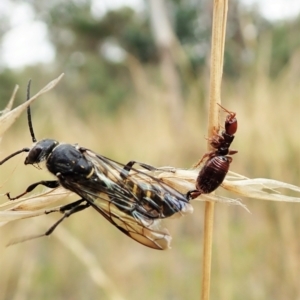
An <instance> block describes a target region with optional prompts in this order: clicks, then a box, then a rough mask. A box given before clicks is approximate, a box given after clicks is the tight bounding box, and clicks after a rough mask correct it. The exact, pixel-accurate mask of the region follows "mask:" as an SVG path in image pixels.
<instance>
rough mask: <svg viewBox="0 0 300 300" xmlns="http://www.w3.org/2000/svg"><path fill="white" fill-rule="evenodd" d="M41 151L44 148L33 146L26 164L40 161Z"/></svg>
mask: <svg viewBox="0 0 300 300" xmlns="http://www.w3.org/2000/svg"><path fill="white" fill-rule="evenodd" d="M41 152H42V148H40V147H34V148H32V149H31V150H30V152H29V154H28V155H27V157H26V159H25V165H32V164H34V163H39V162H40V159H39V156H40V154H41Z"/></svg>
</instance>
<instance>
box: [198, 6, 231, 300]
mask: <svg viewBox="0 0 300 300" xmlns="http://www.w3.org/2000/svg"><path fill="white" fill-rule="evenodd" d="M227 10H228V3H227V1H226V0H225V1H219V0H215V1H214V4H213V26H212V45H211V61H210V70H211V73H210V95H209V114H208V136H212V135H213V134H214V132H215V130H216V129H217V128H218V126H219V119H218V112H219V109H218V106H217V104H218V103H221V96H220V95H221V80H222V73H223V57H224V47H225V33H226V20H227ZM207 148H208V151H209V150H211V145H210V142H209V141H208V146H207ZM213 220H214V203H213V202H206V203H205V213H204V236H203V266H202V294H201V299H202V300H208V299H209V294H210V277H211V276H210V274H211V252H212V236H213Z"/></svg>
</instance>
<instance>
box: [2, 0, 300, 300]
mask: <svg viewBox="0 0 300 300" xmlns="http://www.w3.org/2000/svg"><path fill="white" fill-rule="evenodd" d="M8 2H9V4H10V5H11V11H10V13H9V16H8V15H4V14H1V18H0V40H3V37H4V36H5V33H7V32H8V31H9V30H10V29H12V27H13V24H12V23H11V22H10V19H11V18H15V19H18V15H14V13H15V12H16V11H17V7H19V5H24V4H26V5H27V8H28V7H29V8H30V10H29V11H30V13H31V14H32V18H33V19H34V20H35V21H37V22H41V24H43V26H45V28H46V30H47V34H48V37H49V41H50V43H51V47H52V50H53V53H54V57H53V59H52V60H50V62H49V63H39V64H32V65H30V66H25V67H22V68H11V67H9V66H7V65H6V64H5V60H4V59H2V62H1V69H0V107H1V108H4V107H5V105H6V103H7V101H8V99H9V98H10V95H11V93H12V91H13V88H14V85H15V84H16V83H17V84H19V85H20V90H19V92H18V95H17V99H16V102H17V104H20V103H22V102H23V101H24V100H25V96H26V84H27V81H28V79H29V78H32V94H34V93H35V92H37V91H38V90H39V89H40V88H42V87H43V86H44V85H46V84H47V83H48V82H49V81H50V80H52V79H53V78H55V77H57V76H58V75H59V74H60V73H62V72H64V73H65V77H64V78H63V80H62V81H61V82H60V83H59V85H58V86H57V87H56V88H55V89H54V90H52V91H51V92H50V93H48V94H46V95H44V96H42V98H41V99H39V100H38V101H37V102H36V103H35V104H34V105H33V106H32V114H33V123H34V128H35V132H36V136H37V138H38V139H41V138H44V137H49V138H55V139H57V140H59V141H64V142H68V143H79V144H80V145H82V146H85V147H87V148H91V149H93V150H94V151H96V152H98V153H100V154H103V155H105V156H107V157H110V158H112V159H114V160H117V161H119V162H122V163H126V162H128V161H129V160H137V161H142V162H145V163H149V164H151V165H154V166H165V165H169V166H174V167H180V168H190V167H191V166H192V165H193V163H195V162H196V161H197V160H198V159H199V158H200V157H202V155H203V154H204V153H205V151H206V150H205V149H206V140H205V136H206V131H207V127H206V122H207V100H208V88H209V51H210V39H211V15H212V2H211V1H198V2H197V1H184V0H169V1H165V10H163V7H160V6H157V5H158V4H157V3H159V2H157V1H147V2H145V3H144V6H143V8H139V9H137V10H135V9H133V8H130V7H122V6H119V7H118V8H115V9H103V10H97V9H96V8H95V6H94V4H95V3H94V2H95V1H94V2H93V3H91V2H90V1H88V0H82V1H60V0H56V1H45V0H32V1H8ZM104 6H105V5H104ZM299 30H300V18H293V19H287V20H281V21H272V22H271V21H269V20H267V19H265V18H264V17H263V16H262V15H261V13H260V12H259V11H258V10H257V9H255V8H249V6H247V7H245V6H244V5H242V4H241V3H239V2H237V1H230V3H229V15H228V24H227V40H226V49H225V66H224V79H223V85H222V104H223V105H224V106H225V107H226V108H228V109H229V110H232V111H235V112H236V113H237V118H238V121H239V128H238V132H237V134H236V138H235V140H234V142H233V145H232V148H233V149H236V150H238V151H239V153H238V154H236V155H234V157H233V158H234V160H233V163H232V165H231V170H232V171H235V172H238V173H240V174H243V175H245V176H247V177H251V178H254V177H266V178H272V179H277V180H281V181H285V182H288V183H292V184H295V185H300V183H299V170H300V155H299V149H300V134H299V133H300V132H299V128H300V119H299V115H300V100H299V96H300V85H299V77H300V47H299V45H300V36H299ZM25 32H26V30H25ZM27 33H28V35H29V34H30V30H28V31H27ZM23 38H24V39H26V38H27V35H26V34H24V37H23ZM36 47H37V48H33V49H32V51H35V52H36V51H37V50H38V49H39V48H38V46H36ZM41 47H42V45H41ZM19 50H20V51H22V49H19ZM49 55H50V54H49ZM2 58H3V57H2ZM225 116H226V115H225V114H223V115H221V124H223V122H224V118H225ZM30 145H31V140H30V135H29V132H28V129H27V122H26V117H25V114H24V115H23V116H22V117H21V118H20V119H18V120H17V122H16V123H15V124H14V126H13V127H12V128H11V129H10V130H9V131H8V132H7V133H6V135H5V136H4V137H3V139H2V142H1V157H5V156H7V155H8V154H10V153H11V152H13V151H15V150H18V149H21V148H23V147H25V146H30ZM22 161H23V158H22V157H20V158H19V160H18V159H17V158H16V159H15V160H12V161H10V162H9V163H7V164H6V165H3V166H1V173H0V180H1V181H0V185H1V193H5V192H7V191H11V193H12V194H13V195H15V194H18V193H20V192H22V191H23V190H24V189H25V188H26V187H27V186H28V185H29V184H30V183H32V182H35V181H38V180H41V179H47V178H49V177H50V175H49V174H47V172H46V171H39V170H37V169H35V168H32V167H29V166H27V167H25V166H24V165H23V162H22ZM15 167H16V169H14V168H15ZM217 192H218V193H220V194H225V191H224V190H223V189H222V188H220V189H219V190H218V191H217ZM227 196H230V197H232V198H236V196H235V195H234V194H229V193H227ZM4 201H6V197H5V196H2V200H1V202H4ZM243 202H244V203H245V204H246V205H247V207H248V208H249V210H250V211H251V214H249V213H247V212H246V211H245V210H243V209H242V208H240V207H237V206H227V205H221V204H218V205H217V206H216V215H215V229H214V244H213V259H212V264H213V265H212V286H211V299H224V300H226V299H300V285H299V276H300V252H299V251H300V243H299V237H298V234H297V228H299V225H300V224H299V214H300V207H299V204H298V205H297V204H290V203H273V202H262V201H258V200H256V201H255V200H247V199H243ZM193 206H194V209H195V211H194V213H193V214H192V215H189V216H187V217H184V218H181V219H178V220H168V221H166V222H165V224H166V226H167V227H168V228H169V230H170V232H171V233H172V236H173V242H172V249H171V250H168V251H154V250H151V249H147V248H146V247H143V246H141V245H139V244H137V243H135V242H134V241H132V240H131V239H129V238H127V237H126V236H125V235H123V234H121V233H120V232H119V231H118V230H117V229H115V228H113V226H111V225H110V224H109V223H108V222H107V221H105V220H104V219H103V218H102V217H101V216H100V215H99V214H97V212H95V211H94V210H92V209H88V210H86V211H84V212H81V213H79V214H76V215H75V216H73V217H72V218H70V219H68V220H66V221H65V222H64V223H63V225H61V226H59V227H58V228H57V230H56V231H55V232H54V234H53V235H52V236H51V237H49V238H42V239H37V240H34V241H31V242H26V243H23V244H19V245H16V246H12V247H9V248H5V247H4V246H5V244H6V243H7V242H8V241H9V240H10V239H11V238H13V237H17V236H22V235H24V234H25V235H26V234H32V233H42V232H44V231H45V230H46V229H47V228H48V227H49V226H51V224H52V223H53V222H55V220H57V218H59V215H47V216H42V217H39V218H36V219H28V220H23V221H18V222H14V223H11V224H9V225H6V226H5V227H1V228H0V234H1V239H0V249H1V250H0V270H1V273H0V291H1V293H0V299H18V300H20V299H172V300H173V299H174V300H177V299H199V297H200V291H201V264H202V231H203V211H204V210H203V208H204V204H203V203H200V202H195V203H194V205H193ZM64 229H67V230H68V231H69V232H71V236H69V235H68V234H66V233H65V232H64ZM61 239H63V241H62V240H61ZM72 239H76V241H77V243H82V245H83V246H84V247H86V250H87V252H85V251H83V250H82V249H81V247H80V246H78V244H76V243H75V244H74V245H73V244H71V240H72ZM67 245H69V246H70V245H71V246H70V247H72V249H73V251H74V252H75V253H77V256H76V255H74V254H73V252H72V251H70V249H69V248H68V246H67ZM90 255H92V256H93V260H92V263H91V264H92V266H94V268H96V270H95V269H93V268H92V267H91V266H89V267H86V266H85V265H84V263H83V260H85V259H89V258H90ZM97 268H98V269H97ZM100 269H102V271H103V272H104V274H105V276H106V278H108V279H109V280H110V281H111V282H112V288H111V289H110V288H108V289H106V288H107V286H109V284H108V283H107V281H105V280H104V281H102V279H101V276H100V274H99V273H97V272H96V271H97V270H98V272H99V270H100ZM91 274H94V275H91ZM92 276H94V277H92ZM92 278H94V279H95V280H94V279H92ZM97 280H98V281H97ZM105 287H106V288H105ZM114 292H115V293H118V294H119V295H121V298H116V297H115V296H114Z"/></svg>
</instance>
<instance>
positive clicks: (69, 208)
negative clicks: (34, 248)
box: [42, 199, 90, 236]
mask: <svg viewBox="0 0 300 300" xmlns="http://www.w3.org/2000/svg"><path fill="white" fill-rule="evenodd" d="M84 201H86V200H85V199H79V200H77V201H75V202H72V203H70V204H67V205H64V206H62V207H60V208H59V209H53V210H48V211H45V214H50V213H52V212H55V211H59V212H61V213H63V214H64V215H63V216H62V217H61V218H60V219H59V220H58V221H56V222H55V223H54V224H53V225H52V226H51V227H50V228H49V229H48V230H47V231H46V232H45V233H44V234H43V235H42V236H48V235H50V234H51V233H52V232H53V231H54V230H55V228H56V227H57V226H58V225H59V224H60V223H61V222H62V221H63V220H64V219H66V218H68V217H70V216H71V215H73V214H75V213H77V212H80V211H82V210H84V209H86V208H88V207H89V206H90V204H89V203H88V202H86V203H85V204H82V202H84Z"/></svg>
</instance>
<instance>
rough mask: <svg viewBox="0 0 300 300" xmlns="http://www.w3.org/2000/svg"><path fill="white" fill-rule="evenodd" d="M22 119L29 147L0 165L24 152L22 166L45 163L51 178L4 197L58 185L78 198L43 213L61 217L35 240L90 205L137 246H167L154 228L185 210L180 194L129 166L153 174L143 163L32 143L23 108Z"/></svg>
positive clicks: (167, 239)
mask: <svg viewBox="0 0 300 300" xmlns="http://www.w3.org/2000/svg"><path fill="white" fill-rule="evenodd" d="M29 94H30V82H29V84H28V89H27V100H28V99H29V98H30V96H29ZM27 119H28V126H29V130H30V134H31V137H32V141H33V143H34V145H33V146H32V148H23V149H21V150H19V151H16V152H14V153H12V154H11V155H9V156H8V157H6V158H5V159H3V160H2V161H0V165H2V164H3V163H4V162H6V161H7V160H9V159H10V158H12V157H14V156H15V155H18V154H20V153H22V152H28V155H27V157H26V159H25V165H35V166H38V164H39V163H41V162H43V161H45V162H46V167H47V169H48V170H49V171H50V173H52V174H53V175H54V176H56V178H57V179H56V180H47V181H39V182H36V183H33V184H31V185H30V186H28V188H27V189H26V191H25V192H23V193H22V194H20V195H18V196H16V197H11V196H10V194H9V193H7V196H8V198H9V199H10V200H15V199H18V198H20V197H21V196H23V195H25V194H26V193H29V192H31V191H32V190H33V189H35V188H36V187H37V186H38V185H44V186H46V187H48V188H56V187H58V186H63V187H64V188H66V189H68V190H70V191H72V192H74V193H76V194H77V195H78V196H80V199H79V200H77V201H75V202H72V203H69V204H67V205H64V206H61V207H59V208H57V209H52V210H48V211H45V213H46V214H47V213H51V212H55V211H59V212H61V213H63V214H64V215H63V216H62V217H61V218H60V219H59V220H58V221H57V222H56V223H55V224H53V225H52V226H51V227H50V228H49V229H48V230H47V231H46V232H45V233H44V234H42V235H39V236H47V235H50V234H51V233H52V232H53V231H54V229H55V228H56V227H57V226H58V225H59V224H60V223H61V222H62V221H63V220H64V219H65V218H67V217H69V216H70V215H72V214H74V213H77V212H79V211H82V210H84V209H86V208H88V207H93V208H94V209H95V210H96V211H98V212H99V213H100V214H101V215H102V216H103V217H104V218H105V219H107V220H108V221H109V222H110V223H111V224H113V225H114V226H116V227H117V228H118V229H119V230H121V231H122V232H123V233H124V234H126V235H127V236H129V237H131V238H132V239H134V240H136V241H137V242H139V243H141V244H143V245H145V246H148V247H150V248H154V249H166V248H168V246H169V243H170V240H171V236H170V235H169V233H168V231H167V230H161V229H159V220H160V219H164V218H168V217H171V216H173V215H174V214H176V213H178V214H184V213H186V212H189V211H191V210H192V208H191V205H190V204H189V203H188V200H187V197H186V195H184V194H181V193H180V192H178V191H176V190H175V189H173V188H171V187H170V186H168V185H167V184H165V183H163V182H161V181H160V180H159V179H157V178H155V177H153V176H151V175H149V174H147V173H146V172H142V171H140V170H137V169H135V168H133V165H134V164H135V163H136V164H139V165H140V166H141V167H142V168H144V169H146V170H148V171H155V170H157V169H155V168H154V167H152V166H149V165H147V164H143V163H139V162H136V161H130V162H129V163H127V164H126V165H123V164H120V163H118V162H115V161H113V160H111V159H109V158H106V157H104V156H102V155H99V154H96V153H95V152H93V151H92V150H89V149H86V148H84V147H80V146H78V145H71V144H64V143H59V142H58V141H56V140H53V139H44V140H41V141H38V142H37V140H36V138H35V135H34V131H33V126H32V121H31V112H30V107H29V106H28V109H27ZM39 236H34V237H32V238H35V237H39Z"/></svg>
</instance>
